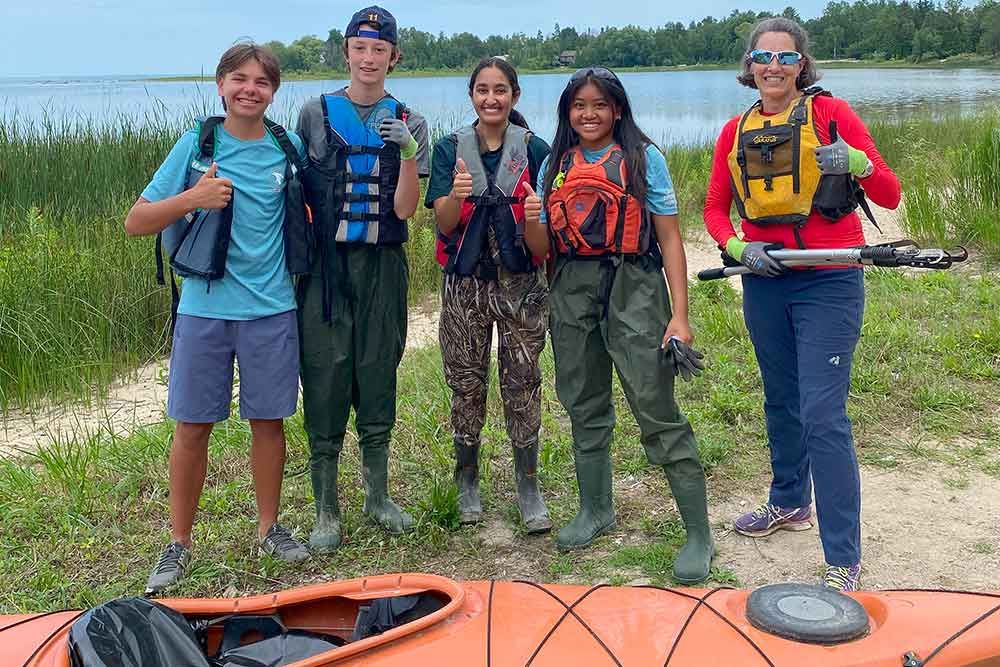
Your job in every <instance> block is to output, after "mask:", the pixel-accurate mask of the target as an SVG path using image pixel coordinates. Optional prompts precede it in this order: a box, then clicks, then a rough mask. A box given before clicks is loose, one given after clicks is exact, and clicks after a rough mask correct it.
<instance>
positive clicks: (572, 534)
mask: <svg viewBox="0 0 1000 667" xmlns="http://www.w3.org/2000/svg"><path fill="white" fill-rule="evenodd" d="M574 458H575V459H576V481H577V483H578V484H579V485H580V511H579V512H578V513H577V515H576V516H575V517H574V518H573V520H572V521H570V522H569V525H567V526H566V527H565V528H563V529H562V530H560V531H559V534H558V535H557V536H556V547H558V548H559V549H561V550H563V551H567V550H569V549H580V548H583V547H585V546H587V545H589V544H590V543H591V542H593V541H594V540H595V539H596V538H597V537H598V536H599V535H601V534H603V533H606V532H608V531H609V530H611V529H612V528H614V527H615V509H614V506H613V505H612V500H611V453H610V452H609V451H608V450H607V449H600V450H598V451H595V452H576V451H574Z"/></svg>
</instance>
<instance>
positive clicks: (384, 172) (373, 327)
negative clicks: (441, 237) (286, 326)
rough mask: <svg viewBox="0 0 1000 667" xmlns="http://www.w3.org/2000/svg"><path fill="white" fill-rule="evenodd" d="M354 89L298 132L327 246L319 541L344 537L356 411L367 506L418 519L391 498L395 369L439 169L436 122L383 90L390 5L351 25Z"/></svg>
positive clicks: (316, 273) (307, 297)
mask: <svg viewBox="0 0 1000 667" xmlns="http://www.w3.org/2000/svg"><path fill="white" fill-rule="evenodd" d="M343 54H344V60H345V61H346V62H347V65H348V68H349V69H350V74H351V80H350V83H349V84H348V85H347V86H345V87H344V88H342V89H340V90H337V91H335V92H332V93H328V94H324V95H321V96H320V97H319V98H316V99H313V100H310V101H309V102H307V103H306V104H305V106H303V108H302V111H301V113H300V116H299V125H298V133H299V136H301V137H302V139H303V141H304V142H305V144H306V147H307V151H308V157H309V162H310V169H308V170H307V174H306V176H305V179H304V181H305V186H306V198H307V201H308V204H309V206H310V208H311V209H312V213H313V219H314V224H315V231H316V234H317V239H318V243H319V252H317V253H316V255H317V259H316V261H315V262H314V264H313V270H312V272H311V274H310V275H309V276H308V277H306V278H305V279H304V280H301V281H300V283H299V286H298V293H297V296H298V303H299V312H298V317H299V332H300V338H301V362H302V363H301V373H302V393H303V406H304V412H305V427H306V432H307V434H308V436H309V447H310V468H311V473H312V485H313V493H314V495H315V501H316V526H315V528H314V530H313V532H312V534H311V535H310V538H309V544H310V547H311V548H313V549H314V550H317V551H330V550H333V549H336V548H337V547H338V546H339V545H340V540H341V527H340V507H339V503H338V500H337V466H338V461H339V457H340V451H341V448H342V446H343V441H344V434H345V432H346V428H347V421H348V418H349V416H350V411H351V408H352V407H353V408H354V415H355V427H356V429H357V432H358V441H359V445H360V448H361V463H362V476H363V478H364V487H365V502H364V513H365V514H366V515H367V516H368V517H369V518H370V519H372V520H373V521H375V522H377V523H378V524H380V525H381V526H383V527H384V528H385V529H386V530H388V531H389V532H391V533H394V534H398V533H402V532H405V531H407V530H410V529H411V528H412V527H413V519H412V518H411V517H410V516H409V515H408V514H407V513H406V512H404V511H403V510H402V509H401V508H400V507H399V506H398V505H396V504H395V503H394V502H393V501H392V500H391V499H390V498H389V495H388V459H389V440H390V436H391V434H392V427H393V425H394V423H395V421H396V368H397V366H398V365H399V361H400V359H401V358H402V355H403V348H404V344H405V340H406V295H407V281H408V270H407V264H406V254H405V252H404V250H403V243H404V242H405V241H406V240H407V226H406V220H407V218H409V217H410V216H411V215H413V214H414V212H415V211H416V209H417V204H418V202H419V198H420V185H419V182H418V177H420V176H426V175H427V174H428V171H429V161H428V155H427V153H428V151H427V145H428V133H427V122H426V121H425V120H424V118H423V117H422V116H420V115H419V114H417V113H416V112H414V111H412V110H411V109H408V108H407V107H406V106H405V105H404V104H403V103H402V102H400V101H399V100H397V99H396V98H394V97H393V96H392V95H390V94H389V93H388V92H386V90H385V79H386V76H387V75H388V74H389V72H391V71H392V69H393V67H394V66H395V65H396V64H397V63H398V62H399V59H400V56H401V53H400V50H399V46H398V44H397V30H396V19H395V18H394V17H393V15H392V14H391V13H389V12H388V11H386V10H385V9H382V8H381V7H377V6H372V7H366V8H365V9H362V10H360V11H358V12H356V13H355V14H354V16H352V17H351V20H350V22H349V23H348V24H347V29H346V30H345V31H344V45H343Z"/></svg>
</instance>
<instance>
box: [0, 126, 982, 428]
mask: <svg viewBox="0 0 1000 667" xmlns="http://www.w3.org/2000/svg"><path fill="white" fill-rule="evenodd" d="M202 111H203V110H199V109H194V108H193V109H192V110H191V113H190V116H191V118H193V117H194V116H195V115H197V114H198V113H200V112H202ZM188 125H190V122H183V121H181V122H171V121H168V120H167V119H166V117H165V116H157V115H153V116H150V117H146V118H141V119H140V118H134V117H128V116H124V115H122V116H118V117H113V118H108V119H104V120H88V119H71V120H64V121H54V120H43V121H42V122H41V123H33V124H28V123H26V122H24V121H23V120H21V119H19V118H18V117H16V116H9V117H5V118H0V184H2V187H3V196H2V198H0V413H3V412H6V411H8V410H9V409H11V408H12V407H14V406H24V405H31V404H32V403H34V402H36V401H37V400H39V399H40V398H41V397H46V398H50V399H59V398H63V397H68V396H77V397H78V396H89V395H90V392H91V391H93V389H94V388H95V387H97V388H100V387H102V386H103V385H106V384H107V383H109V382H110V381H112V380H113V379H114V378H115V377H116V376H117V375H119V374H120V373H121V372H123V371H126V370H128V369H130V368H133V367H135V365H136V364H138V363H140V362H141V361H143V360H146V359H149V358H151V357H154V356H156V355H159V354H163V353H164V352H165V350H166V347H167V345H168V341H167V336H166V322H167V317H168V310H169V307H168V304H169V296H168V292H167V291H166V290H165V289H163V288H160V287H158V286H156V285H155V283H154V280H153V250H152V240H151V239H126V237H125V235H124V232H123V231H122V227H121V224H122V220H123V219H124V216H125V213H126V212H127V210H128V208H129V206H130V205H131V204H132V202H133V201H134V200H135V197H136V196H137V195H138V194H139V193H140V192H141V191H142V189H143V187H144V186H145V185H146V183H147V182H148V181H149V179H150V177H151V175H152V174H153V172H154V171H155V170H156V168H157V167H158V166H159V164H160V162H161V161H162V160H163V158H164V156H165V155H166V154H167V152H168V151H169V149H170V147H171V146H172V145H173V143H174V141H176V139H177V137H178V136H179V135H180V133H181V132H182V131H183V130H184V129H185V127H187V126H188ZM871 130H872V134H873V136H874V137H875V140H876V143H877V145H878V146H879V149H880V150H881V151H882V153H883V155H884V156H885V157H886V160H887V162H888V163H889V164H890V166H892V167H893V168H894V169H896V170H897V172H898V173H899V174H900V178H901V180H902V182H903V191H904V194H905V197H906V200H905V201H906V206H905V214H906V215H905V219H904V228H905V229H906V231H907V233H908V234H911V235H913V236H915V237H916V238H917V239H918V240H921V241H929V242H935V243H940V244H947V243H966V244H971V245H974V246H976V248H977V249H979V250H980V251H982V252H984V253H986V254H988V255H992V256H995V257H1000V228H998V226H997V224H996V221H997V219H998V218H1000V216H998V213H1000V169H998V164H1000V111H997V112H993V113H987V114H985V115H981V116H978V117H972V118H954V119H946V120H944V121H939V120H936V119H933V118H931V117H928V118H925V119H922V120H909V121H906V122H905V123H902V124H899V123H897V124H889V123H874V124H872V125H871ZM442 132H443V130H442V128H433V130H432V136H433V137H439V136H440V135H441V134H442ZM665 152H666V155H667V160H668V163H669V166H670V171H671V174H672V176H673V181H674V186H675V188H676V191H677V198H678V203H679V206H680V214H681V222H682V225H683V226H684V231H685V232H686V233H687V234H688V235H690V234H692V233H696V232H697V231H698V230H700V229H701V224H702V223H701V208H702V205H703V203H704V197H705V186H706V184H707V182H708V174H709V171H710V169H711V159H712V146H711V145H710V144H704V145H691V146H687V145H684V146H670V147H667V149H666V151H665ZM410 229H411V240H410V243H409V244H408V247H407V252H408V257H409V261H410V300H411V302H413V301H418V300H420V299H422V298H423V297H424V296H426V295H427V294H429V293H431V292H433V291H434V290H436V289H437V286H438V284H439V281H440V269H439V268H438V266H437V264H436V262H435V260H434V245H435V233H434V222H433V219H432V216H431V214H430V212H429V211H427V210H426V209H424V208H423V206H421V207H420V208H419V210H418V212H417V215H416V216H415V218H414V220H412V221H411V223H410Z"/></svg>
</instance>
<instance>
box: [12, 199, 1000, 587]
mask: <svg viewBox="0 0 1000 667" xmlns="http://www.w3.org/2000/svg"><path fill="white" fill-rule="evenodd" d="M875 213H876V217H877V219H878V220H879V223H880V225H881V226H882V229H883V231H884V233H883V234H879V233H878V231H876V230H875V229H874V228H872V227H871V226H869V225H866V229H865V232H866V235H867V236H868V240H869V242H870V243H880V242H884V241H888V240H895V239H898V238H901V237H902V234H901V232H900V228H899V224H898V217H897V215H896V214H895V213H894V212H891V211H884V210H879V209H877V208H876V210H875ZM686 248H687V256H688V268H689V271H690V273H691V275H692V277H693V276H694V275H695V274H696V273H697V272H698V271H700V270H702V269H704V268H710V267H714V266H718V265H719V255H718V251H717V250H716V249H715V246H714V242H712V241H711V240H710V239H708V238H707V237H705V236H701V237H700V238H694V239H691V240H689V241H688V242H687V244H686ZM730 284H731V285H733V287H734V288H736V289H739V285H740V283H739V281H738V280H732V281H730ZM437 319H438V313H437V299H436V297H431V298H429V299H428V300H427V301H426V302H425V303H423V304H421V305H420V306H418V307H416V308H413V309H411V314H410V321H409V333H408V336H407V349H417V348H421V347H426V346H430V345H436V344H437ZM165 377H166V362H165V361H161V362H157V363H153V364H150V365H148V366H145V367H144V368H142V369H140V370H139V371H138V372H137V374H136V378H135V379H134V380H131V381H127V382H123V383H121V384H119V385H117V386H115V387H113V388H112V389H111V391H110V392H109V393H108V396H107V398H106V400H104V401H103V402H101V401H95V402H94V404H92V405H84V404H78V405H61V406H54V407H47V408H43V409H40V410H37V411H34V412H24V411H22V412H15V413H12V414H10V415H8V417H7V418H6V419H5V420H3V422H2V424H0V427H2V428H0V455H3V454H15V455H16V454H17V453H23V452H28V451H32V450H34V449H36V448H37V447H39V446H42V445H44V444H46V443H49V442H52V441H53V440H54V439H59V440H66V439H68V438H73V437H80V436H83V435H89V434H95V433H99V432H113V433H115V434H116V435H126V434H127V433H129V432H130V431H131V430H132V429H134V428H136V426H138V425H143V424H149V423H155V422H158V421H161V420H162V419H163V414H164V407H165V400H166V386H165V384H164V383H163V378H165ZM952 474H954V471H952ZM947 475H948V471H947V470H945V469H938V468H935V467H934V466H933V464H930V463H928V464H927V465H926V466H922V467H921V469H920V470H905V469H900V470H889V471H886V470H880V469H877V468H867V467H866V468H863V469H862V486H863V497H864V505H863V507H864V511H863V517H862V521H863V528H862V541H863V552H864V554H865V561H864V565H865V585H866V587H871V588H893V587H943V588H948V587H957V588H977V589H993V588H996V587H997V586H998V585H1000V575H998V574H997V573H998V572H1000V480H998V479H996V478H993V477H988V476H986V475H982V474H979V473H975V474H970V475H967V476H966V480H967V483H965V482H963V484H961V485H956V484H954V483H952V482H950V481H949V478H948V476H947ZM765 485H766V481H765V482H763V483H762V486H761V488H747V489H739V490H736V491H734V490H732V489H726V490H725V491H724V492H723V491H722V490H721V489H719V490H717V492H716V493H713V495H714V496H717V497H721V498H725V500H722V501H721V502H713V503H712V506H711V514H712V522H713V525H715V526H717V529H716V538H717V541H718V547H719V555H718V557H717V560H716V564H717V565H720V566H723V567H726V568H728V569H729V570H731V571H732V572H734V573H735V574H736V576H737V577H738V578H739V580H740V582H741V583H742V584H743V585H745V586H755V585H759V584H763V583H767V582H774V581H782V580H801V581H813V580H815V579H816V577H817V576H818V573H819V566H820V564H821V563H822V560H823V559H822V550H821V547H820V541H819V535H818V532H817V531H816V530H815V529H814V530H810V531H805V532H801V533H789V532H780V533H777V534H775V535H772V536H770V537H769V538H766V539H763V540H751V539H747V538H744V537H742V536H740V535H737V534H735V533H733V532H731V531H729V530H727V529H725V528H724V526H726V525H728V524H729V522H730V521H731V519H732V517H733V516H734V515H736V514H738V513H739V512H742V511H747V510H748V509H750V508H752V507H753V506H754V505H755V504H756V503H757V502H759V501H760V500H761V499H762V498H763V496H764V494H765V491H766V489H765ZM507 532H510V531H507ZM513 539H514V538H513V533H510V535H507V534H504V535H503V537H502V538H500V542H509V541H511V540H513Z"/></svg>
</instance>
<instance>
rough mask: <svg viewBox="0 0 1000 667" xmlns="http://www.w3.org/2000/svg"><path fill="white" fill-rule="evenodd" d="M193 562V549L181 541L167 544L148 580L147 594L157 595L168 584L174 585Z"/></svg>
mask: <svg viewBox="0 0 1000 667" xmlns="http://www.w3.org/2000/svg"><path fill="white" fill-rule="evenodd" d="M190 562H191V550H190V549H188V548H187V547H186V546H184V545H183V544H181V543H180V542H172V543H170V544H169V545H167V548H166V549H164V550H163V554H161V555H160V560H159V562H157V563H156V567H154V568H153V571H152V572H150V574H149V579H147V580H146V595H156V594H157V593H159V592H160V591H162V590H163V589H164V588H166V587H167V586H172V585H173V584H175V583H177V581H178V580H179V579H181V578H182V577H183V576H184V571H185V570H186V569H187V566H188V563H190Z"/></svg>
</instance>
